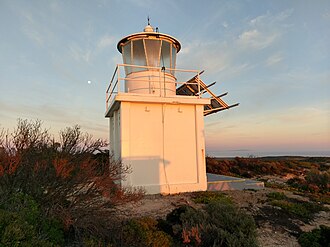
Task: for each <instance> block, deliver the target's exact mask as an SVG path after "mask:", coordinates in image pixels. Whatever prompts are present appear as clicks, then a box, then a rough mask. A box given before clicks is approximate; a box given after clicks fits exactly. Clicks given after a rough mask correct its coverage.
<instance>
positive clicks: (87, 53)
mask: <svg viewBox="0 0 330 247" xmlns="http://www.w3.org/2000/svg"><path fill="white" fill-rule="evenodd" d="M69 54H70V56H71V57H72V58H73V59H74V60H76V61H79V62H81V61H83V62H86V63H89V62H90V61H91V56H92V51H91V50H90V49H82V48H81V47H80V46H79V45H77V44H71V45H70V46H69Z"/></svg>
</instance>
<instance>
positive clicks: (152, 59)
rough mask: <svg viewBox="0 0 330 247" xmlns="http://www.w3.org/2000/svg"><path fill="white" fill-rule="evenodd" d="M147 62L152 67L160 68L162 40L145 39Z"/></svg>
mask: <svg viewBox="0 0 330 247" xmlns="http://www.w3.org/2000/svg"><path fill="white" fill-rule="evenodd" d="M144 42H145V47H146V53H147V62H148V66H150V67H159V54H160V53H159V52H160V40H151V39H145V40H144Z"/></svg>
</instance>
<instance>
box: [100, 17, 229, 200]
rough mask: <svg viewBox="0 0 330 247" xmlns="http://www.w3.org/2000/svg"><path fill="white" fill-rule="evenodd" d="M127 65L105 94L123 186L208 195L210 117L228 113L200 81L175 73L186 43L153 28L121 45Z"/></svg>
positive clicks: (195, 73)
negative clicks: (206, 127) (123, 170)
mask: <svg viewBox="0 0 330 247" xmlns="http://www.w3.org/2000/svg"><path fill="white" fill-rule="evenodd" d="M117 49H118V51H119V52H120V53H121V54H122V58H123V64H118V65H117V66H116V68H115V71H114V73H113V76H112V78H111V81H110V84H109V86H108V88H107V91H106V113H105V116H106V117H107V118H109V128H110V131H109V133H110V152H111V154H112V158H113V159H115V160H121V163H122V164H123V165H125V166H129V167H130V172H129V173H128V174H126V175H125V178H124V179H123V180H121V181H120V183H121V185H122V186H132V187H143V188H144V189H145V190H146V193H147V194H158V193H162V194H174V193H180V192H189V191H203V190H206V189H207V177H206V165H205V137H204V116H206V115H209V114H212V113H215V112H218V111H221V110H225V109H229V108H230V107H233V106H235V105H232V106H229V105H227V104H226V103H225V102H224V101H223V100H222V99H221V97H222V96H224V95H220V96H216V95H215V94H214V93H212V92H211V91H210V86H212V85H213V84H214V83H213V84H210V85H206V84H205V83H204V82H203V81H202V80H201V78H200V75H201V73H202V72H201V71H198V70H183V69H177V68H176V59H177V55H178V54H179V52H180V49H181V44H180V42H179V41H178V40H177V39H176V38H174V37H172V36H170V35H168V34H163V33H160V32H158V29H154V28H153V27H152V26H151V25H150V23H149V21H148V25H147V26H146V27H145V28H144V29H143V31H142V32H138V33H134V34H131V35H128V36H126V37H124V38H122V39H121V40H120V41H119V42H118V44H117Z"/></svg>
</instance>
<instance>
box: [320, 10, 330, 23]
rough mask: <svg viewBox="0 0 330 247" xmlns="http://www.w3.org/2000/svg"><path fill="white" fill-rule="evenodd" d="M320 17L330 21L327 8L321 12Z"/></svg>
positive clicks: (329, 13)
mask: <svg viewBox="0 0 330 247" xmlns="http://www.w3.org/2000/svg"><path fill="white" fill-rule="evenodd" d="M322 18H323V19H324V20H326V21H330V11H329V10H327V11H326V12H324V13H323V14H322Z"/></svg>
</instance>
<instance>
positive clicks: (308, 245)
mask: <svg viewBox="0 0 330 247" xmlns="http://www.w3.org/2000/svg"><path fill="white" fill-rule="evenodd" d="M329 236H330V227H329V226H324V225H321V226H320V228H315V229H313V230H312V231H311V232H304V233H302V234H301V235H300V237H299V239H298V242H299V244H300V245H301V247H329V246H330V237H329Z"/></svg>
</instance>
